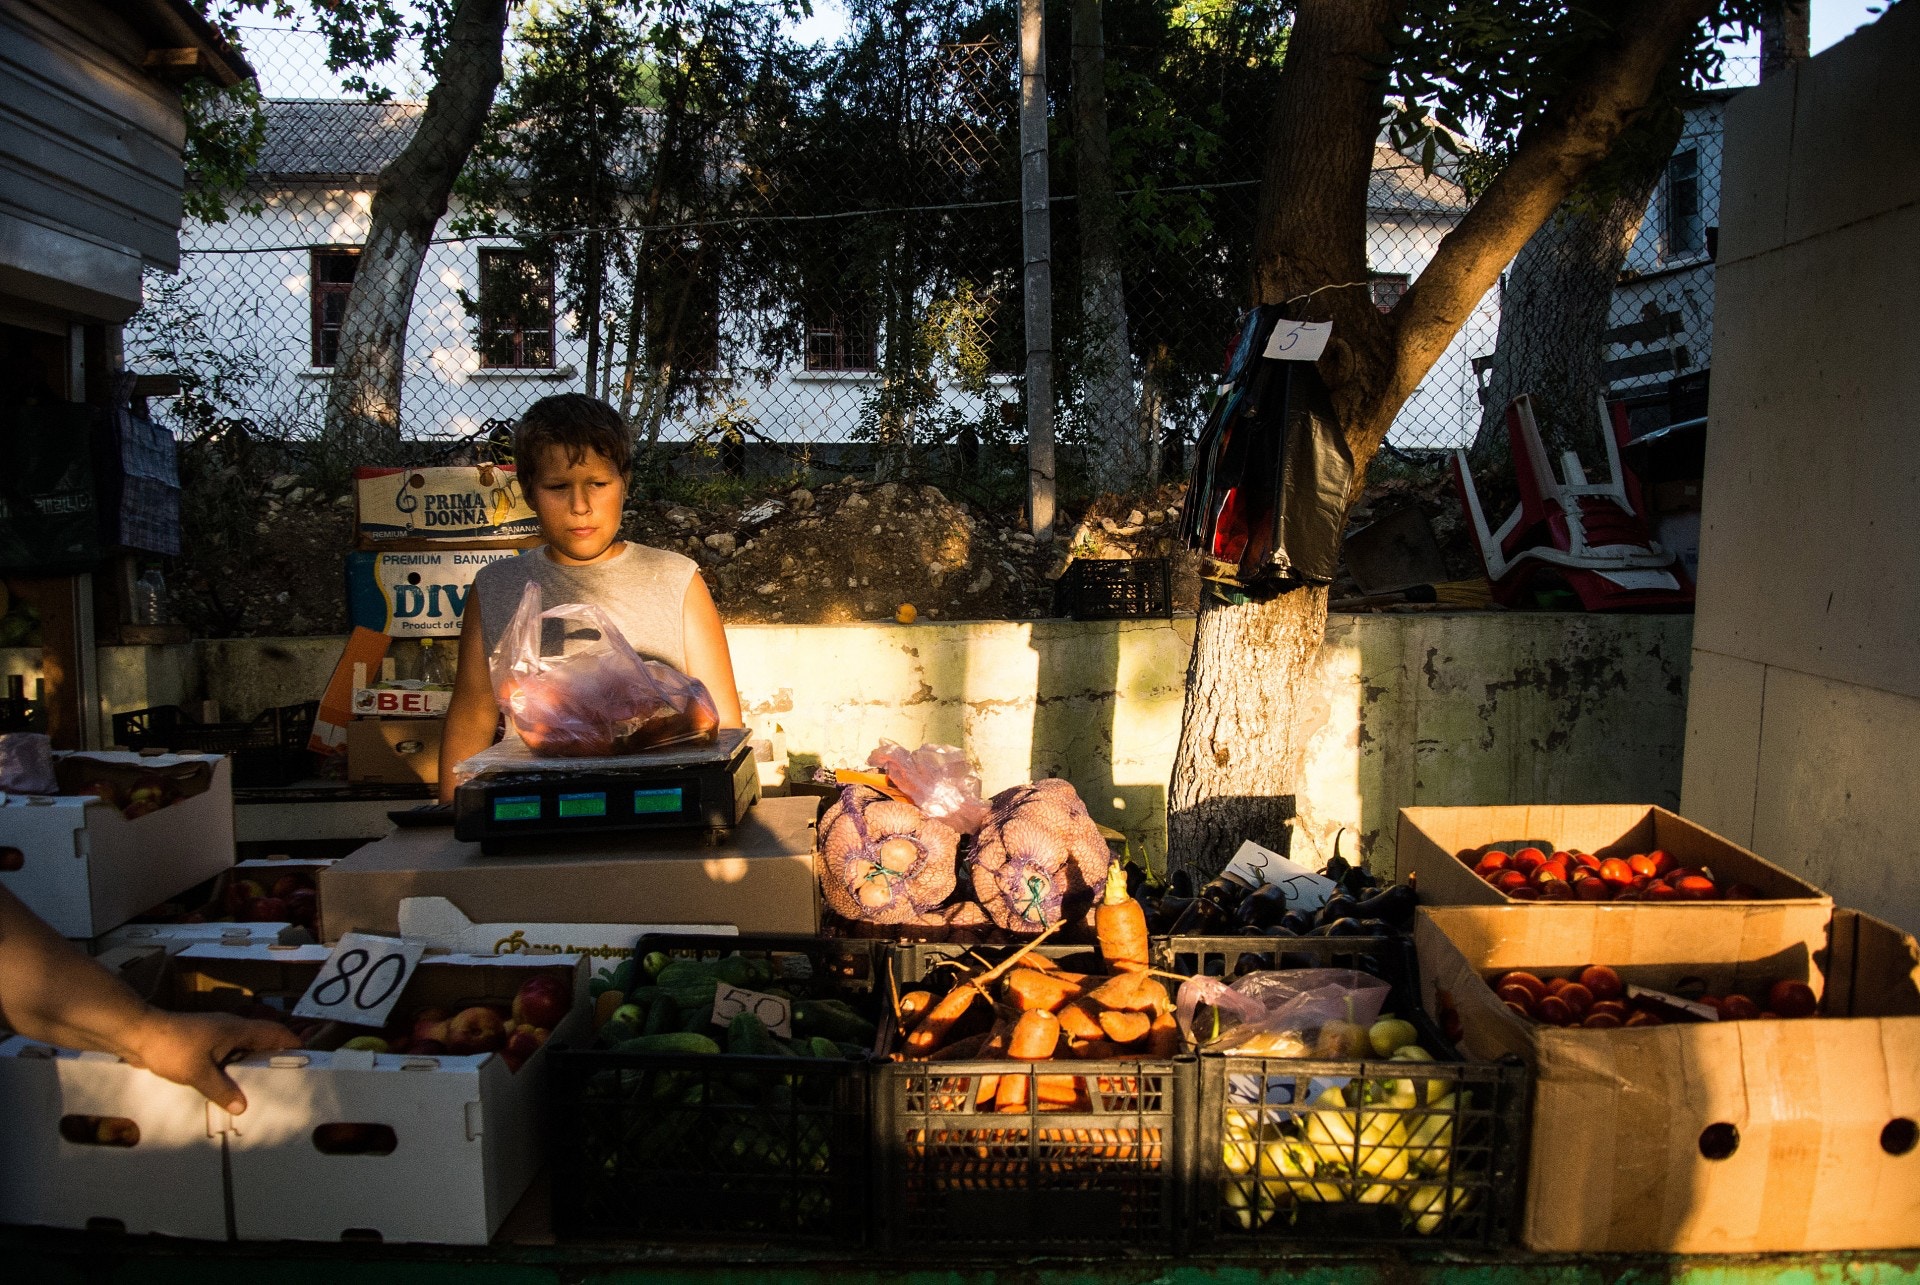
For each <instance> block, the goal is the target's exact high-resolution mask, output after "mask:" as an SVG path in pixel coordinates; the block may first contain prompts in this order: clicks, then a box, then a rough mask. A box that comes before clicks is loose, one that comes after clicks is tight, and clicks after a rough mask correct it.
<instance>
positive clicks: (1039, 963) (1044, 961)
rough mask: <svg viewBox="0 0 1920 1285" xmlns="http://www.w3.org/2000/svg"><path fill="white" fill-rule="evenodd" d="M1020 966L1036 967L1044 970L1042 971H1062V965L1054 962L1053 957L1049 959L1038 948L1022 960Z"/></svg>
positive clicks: (1040, 970)
mask: <svg viewBox="0 0 1920 1285" xmlns="http://www.w3.org/2000/svg"><path fill="white" fill-rule="evenodd" d="M1020 967H1022V968H1031V969H1035V970H1036V971H1038V972H1042V973H1057V972H1059V971H1060V965H1058V964H1056V963H1054V962H1053V961H1052V960H1051V959H1048V958H1047V957H1046V956H1045V955H1042V954H1041V953H1040V952H1039V951H1037V950H1036V951H1034V952H1033V953H1032V954H1031V955H1028V956H1027V957H1026V958H1025V959H1023V960H1021V961H1020Z"/></svg>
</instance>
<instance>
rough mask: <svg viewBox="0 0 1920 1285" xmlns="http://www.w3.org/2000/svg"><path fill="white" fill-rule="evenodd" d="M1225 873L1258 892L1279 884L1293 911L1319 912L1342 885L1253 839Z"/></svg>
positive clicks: (1239, 852)
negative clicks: (1261, 886) (1267, 885)
mask: <svg viewBox="0 0 1920 1285" xmlns="http://www.w3.org/2000/svg"><path fill="white" fill-rule="evenodd" d="M1225 873H1227V874H1230V875H1232V876H1234V877H1235V878H1236V879H1241V880H1244V881H1245V882H1247V883H1251V884H1252V885H1253V886H1254V887H1256V888H1258V887H1259V886H1260V885H1261V884H1267V883H1271V884H1278V885H1279V886H1280V887H1282V888H1284V889H1286V893H1287V906H1288V908H1289V909H1292V910H1318V909H1320V907H1322V906H1324V905H1326V904H1327V898H1329V897H1331V896H1333V894H1334V893H1335V892H1338V891H1339V889H1340V885H1339V884H1337V883H1335V882H1334V881H1333V880H1331V879H1329V878H1327V877H1326V876H1325V875H1317V874H1315V873H1314V872H1313V871H1311V870H1309V869H1307V868H1306V867H1305V866H1297V865H1295V864H1294V863H1293V862H1291V861H1289V860H1287V859H1286V858H1285V857H1283V856H1281V855H1280V854H1279V853H1277V852H1275V851H1273V850H1272V849H1270V848H1263V847H1261V846H1260V845H1259V844H1257V843H1255V842H1254V841H1253V840H1252V839H1248V840H1247V841H1246V842H1244V843H1242V844H1241V845H1240V850H1239V851H1238V852H1236V853H1234V854H1233V860H1232V861H1229V862H1228V863H1227V868H1226V872H1225Z"/></svg>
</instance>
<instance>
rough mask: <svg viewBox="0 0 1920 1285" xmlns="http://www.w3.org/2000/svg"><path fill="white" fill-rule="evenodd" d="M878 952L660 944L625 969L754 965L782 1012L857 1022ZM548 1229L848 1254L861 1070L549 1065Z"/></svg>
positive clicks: (871, 948) (851, 1066)
mask: <svg viewBox="0 0 1920 1285" xmlns="http://www.w3.org/2000/svg"><path fill="white" fill-rule="evenodd" d="M884 949H885V948H884V947H883V946H882V945H880V944H879V943H875V942H866V941H839V940H832V939H827V938H816V937H798V936H781V935H745V936H739V937H713V936H701V935H693V934H660V935H650V936H647V937H643V938H641V939H640V943H639V945H638V946H637V947H636V949H635V953H634V958H635V960H636V961H637V960H639V959H640V958H642V957H643V956H644V955H646V954H647V953H648V952H649V951H656V950H657V951H662V952H664V953H666V954H668V955H670V956H672V957H675V958H681V959H699V960H718V959H722V958H725V957H726V956H729V955H735V954H737V955H740V956H742V957H744V958H747V959H750V960H762V961H765V962H766V964H767V965H768V969H769V973H770V976H771V977H772V979H773V980H772V981H771V982H769V983H767V984H768V985H777V986H779V987H780V988H781V989H784V990H786V991H788V992H789V993H791V994H792V995H793V996H794V998H795V999H796V1000H799V1001H805V1000H807V999H826V998H833V999H841V1000H845V1001H847V1002H848V1003H849V1004H851V1005H853V1006H854V1007H856V1008H861V1009H864V1010H866V1011H872V1010H873V1009H874V1008H875V1007H876V1006H877V1005H878V1004H879V991H878V990H877V988H876V981H877V965H876V961H877V960H878V959H879V958H880V955H881V952H882V951H884ZM549 1067H550V1079H549V1084H550V1086H551V1087H550V1093H549V1105H550V1108H551V1111H550V1128H551V1135H552V1139H553V1219H554V1228H555V1230H556V1231H557V1232H558V1233H559V1234H560V1235H562V1236H570V1237H610V1236H611V1237H641V1238H646V1239H649V1240H657V1239H679V1240H701V1241H711V1242H733V1243H742V1244H751V1245H794V1246H803V1245H835V1246H857V1245H859V1244H861V1243H862V1242H863V1241H864V1239H865V1236H866V1231H867V1218H866V1207H867V1200H868V1190H867V1176H868V1160H867V1148H868V1141H869V1136H870V1131H869V1120H868V1101H869V1083H868V1077H869V1071H870V1067H869V1064H868V1061H867V1060H865V1059H859V1060H856V1059H853V1058H844V1059H825V1058H809V1057H747V1056H739V1055H734V1054H728V1053H724V1052H723V1053H720V1054H698V1053H694V1054H684V1053H683V1054H658V1053H619V1052H614V1051H612V1050H608V1049H595V1048H555V1049H553V1050H552V1057H551V1058H550V1059H549Z"/></svg>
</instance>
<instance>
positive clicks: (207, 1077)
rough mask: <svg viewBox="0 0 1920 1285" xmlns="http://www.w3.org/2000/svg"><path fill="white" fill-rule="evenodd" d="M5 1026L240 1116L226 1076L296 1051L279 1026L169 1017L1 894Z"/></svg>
mask: <svg viewBox="0 0 1920 1285" xmlns="http://www.w3.org/2000/svg"><path fill="white" fill-rule="evenodd" d="M0 1023H4V1024H5V1025H6V1026H7V1027H9V1028H11V1029H12V1030H14V1031H17V1032H19V1033H20V1034H21V1035H24V1036H26V1037H27V1038H28V1039H30V1040H42V1041H44V1042H46V1043H48V1044H57V1045H60V1046H61V1047H63V1048H75V1049H92V1050H95V1051H98V1052H103V1053H112V1054H114V1055H116V1056H118V1057H121V1058H124V1059H125V1060H126V1061H128V1062H130V1063H131V1064H133V1065H134V1066H142V1067H145V1068H146V1069H147V1070H149V1071H152V1072H153V1073H154V1074H155V1075H158V1076H161V1077H162V1078H164V1079H168V1080H172V1081H174V1082H175V1083H176V1084H186V1085H191V1086H192V1087H193V1088H196V1089H198V1090H200V1092H201V1093H203V1094H205V1095H206V1096H207V1098H208V1099H209V1100H210V1101H212V1102H214V1103H216V1104H217V1105H219V1106H222V1107H225V1108H226V1109H227V1110H228V1111H230V1112H232V1113H233V1114H235V1115H238V1114H239V1113H240V1112H242V1111H244V1110H246V1109H247V1100H246V1097H245V1096H244V1095H243V1094H242V1093H241V1092H240V1089H239V1086H237V1085H236V1084H234V1082H233V1080H232V1079H231V1078H229V1077H228V1075H227V1073H226V1072H225V1071H223V1070H221V1069H220V1065H221V1063H222V1062H224V1061H225V1060H226V1059H227V1057H228V1055H230V1054H232V1053H237V1052H272V1051H273V1050H275V1049H288V1048H293V1047H294V1046H295V1045H296V1044H297V1043H298V1041H297V1040H295V1038H294V1035H293V1032H292V1031H289V1030H288V1029H287V1028H286V1027H284V1026H281V1025H280V1024H278V1023H277V1022H260V1021H249V1020H247V1019H245V1018H239V1017H234V1016H231V1015H230V1014H226V1013H168V1012H163V1011H162V1010H160V1009H157V1008H154V1007H153V1006H152V1005H150V1004H147V1003H144V1002H142V1000H141V999H140V997H139V996H138V995H135V994H134V993H133V990H132V988H130V987H129V986H128V985H127V984H126V983H125V982H123V981H121V980H120V979H119V978H117V977H115V976H114V975H113V974H111V973H109V972H108V971H107V970H106V969H104V968H102V967H101V966H100V965H99V964H96V963H95V962H94V961H93V960H91V959H88V958H87V957H86V956H85V955H83V954H81V953H80V952H79V951H78V950H77V949H75V948H74V946H73V945H72V944H71V943H70V942H68V941H66V940H65V939H64V938H62V937H61V936H60V935H59V934H57V933H55V932H54V931H53V929H51V928H49V927H48V926H47V925H46V924H45V923H44V922H42V920H41V919H40V918H39V916H37V915H35V914H34V913H33V912H32V911H31V910H28V909H27V908H26V906H24V905H22V904H21V902H20V900H19V898H17V897H15V896H14V895H13V894H12V893H10V892H8V891H7V890H6V889H5V888H0Z"/></svg>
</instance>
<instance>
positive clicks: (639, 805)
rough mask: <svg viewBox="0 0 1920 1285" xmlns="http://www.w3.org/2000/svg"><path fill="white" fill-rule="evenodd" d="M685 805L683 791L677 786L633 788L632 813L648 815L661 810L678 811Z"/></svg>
mask: <svg viewBox="0 0 1920 1285" xmlns="http://www.w3.org/2000/svg"><path fill="white" fill-rule="evenodd" d="M685 806H686V799H685V791H684V790H682V789H681V787H679V786H677V785H676V786H673V787H672V788H671V789H660V790H635V791H634V792H633V814H634V815H635V816H648V815H653V814H657V813H661V812H679V811H681V810H682V809H683V808H685Z"/></svg>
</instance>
